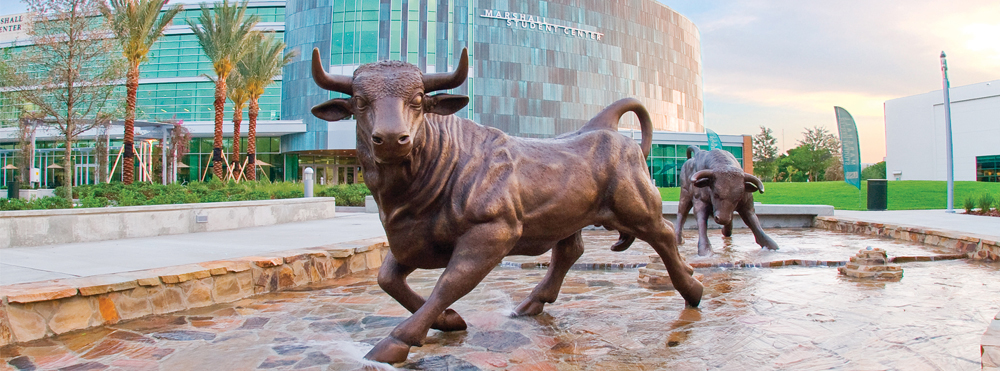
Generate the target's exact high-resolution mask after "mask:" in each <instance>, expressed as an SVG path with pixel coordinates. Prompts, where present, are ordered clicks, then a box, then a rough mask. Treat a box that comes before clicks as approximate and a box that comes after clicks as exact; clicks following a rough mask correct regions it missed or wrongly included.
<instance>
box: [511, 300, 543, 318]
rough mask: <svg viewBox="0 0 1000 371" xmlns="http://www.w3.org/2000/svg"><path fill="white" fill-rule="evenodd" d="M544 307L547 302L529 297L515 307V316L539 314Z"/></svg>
mask: <svg viewBox="0 0 1000 371" xmlns="http://www.w3.org/2000/svg"><path fill="white" fill-rule="evenodd" d="M544 308H545V303H542V302H540V301H537V300H531V298H527V299H525V300H524V301H522V302H521V304H520V305H518V306H517V308H516V309H514V317H525V316H537V315H539V314H542V309H544Z"/></svg>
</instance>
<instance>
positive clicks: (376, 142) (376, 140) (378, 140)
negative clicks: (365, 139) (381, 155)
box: [372, 135, 383, 144]
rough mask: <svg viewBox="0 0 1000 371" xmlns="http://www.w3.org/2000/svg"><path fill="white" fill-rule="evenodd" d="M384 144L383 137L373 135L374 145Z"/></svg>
mask: <svg viewBox="0 0 1000 371" xmlns="http://www.w3.org/2000/svg"><path fill="white" fill-rule="evenodd" d="M382 142H383V141H382V137H380V136H377V135H372V143H375V144H382Z"/></svg>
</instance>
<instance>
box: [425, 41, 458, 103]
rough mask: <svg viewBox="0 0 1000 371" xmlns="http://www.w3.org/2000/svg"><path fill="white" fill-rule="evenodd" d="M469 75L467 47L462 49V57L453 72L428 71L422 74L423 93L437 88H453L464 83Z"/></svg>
mask: <svg viewBox="0 0 1000 371" xmlns="http://www.w3.org/2000/svg"><path fill="white" fill-rule="evenodd" d="M468 76H469V49H468V48H463V49H462V59H461V60H459V61H458V67H455V72H441V73H429V74H425V75H424V93H430V92H432V91H438V90H448V89H454V88H457V87H459V86H462V84H463V83H465V78H466V77H468Z"/></svg>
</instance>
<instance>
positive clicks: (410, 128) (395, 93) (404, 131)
mask: <svg viewBox="0 0 1000 371" xmlns="http://www.w3.org/2000/svg"><path fill="white" fill-rule="evenodd" d="M468 73H469V53H468V50H467V49H462V58H461V60H460V61H459V63H458V67H456V68H455V72H450V73H431V74H423V73H422V72H421V71H420V69H418V68H417V67H416V66H414V65H412V64H409V63H406V62H399V61H380V62H376V63H369V64H365V65H362V66H361V67H358V69H357V70H355V71H354V76H353V77H350V76H341V75H331V74H328V73H326V70H325V69H324V68H323V62H321V61H320V56H319V49H313V56H312V74H313V79H314V80H316V84H317V85H319V86H320V87H321V88H323V89H326V90H331V91H336V92H340V93H344V94H347V95H349V96H351V97H350V98H346V99H331V100H329V101H326V102H324V103H321V104H319V105H316V106H315V107H313V108H312V113H313V115H315V116H316V117H319V118H321V119H323V120H327V121H338V120H342V119H344V118H347V117H350V116H351V115H354V117H355V118H356V119H357V122H358V123H357V125H358V145H359V146H365V147H366V148H371V149H372V153H373V154H374V156H375V161H377V162H380V163H398V162H400V161H403V160H404V159H405V158H406V157H407V156H408V155H409V153H410V150H412V149H413V146H414V138H416V137H417V134H418V133H419V131H420V130H421V128H422V127H423V123H424V114H425V113H434V114H438V115H450V114H453V113H455V112H458V110H460V109H462V108H463V107H465V106H466V105H467V104H469V97H466V96H462V95H452V94H436V95H427V94H428V93H431V92H434V91H438V90H447V89H453V88H456V87H458V86H460V85H462V83H464V82H465V79H466V77H467V75H468ZM359 149H361V148H360V147H359Z"/></svg>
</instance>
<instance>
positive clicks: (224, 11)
mask: <svg viewBox="0 0 1000 371" xmlns="http://www.w3.org/2000/svg"><path fill="white" fill-rule="evenodd" d="M247 2H249V0H243V2H242V3H241V4H239V5H236V4H233V5H232V6H230V5H229V0H223V1H222V2H221V3H215V9H214V12H213V11H209V10H208V4H206V3H202V4H201V16H200V17H198V23H199V24H198V25H195V24H191V31H192V32H194V35H195V36H196V37H197V38H198V43H199V44H201V49H202V50H203V51H204V52H205V55H206V56H208V59H210V60H211V61H212V69H214V70H215V76H216V78H215V140H214V141H213V143H212V167H213V174H215V177H216V178H219V179H221V178H222V161H225V159H223V158H222V117H223V108H224V107H225V104H226V80H227V79H228V77H229V73H230V72H232V71H233V67H234V66H235V65H236V62H237V61H239V60H240V58H242V57H243V55H244V54H245V53H246V52H247V49H248V48H247V45H248V42H249V41H250V39H252V35H254V34H255V33H256V31H253V28H254V26H256V25H257V22H259V21H260V17H258V16H257V15H251V16H249V17H246V19H244V14H246V10H247ZM213 13H214V14H213Z"/></svg>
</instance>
